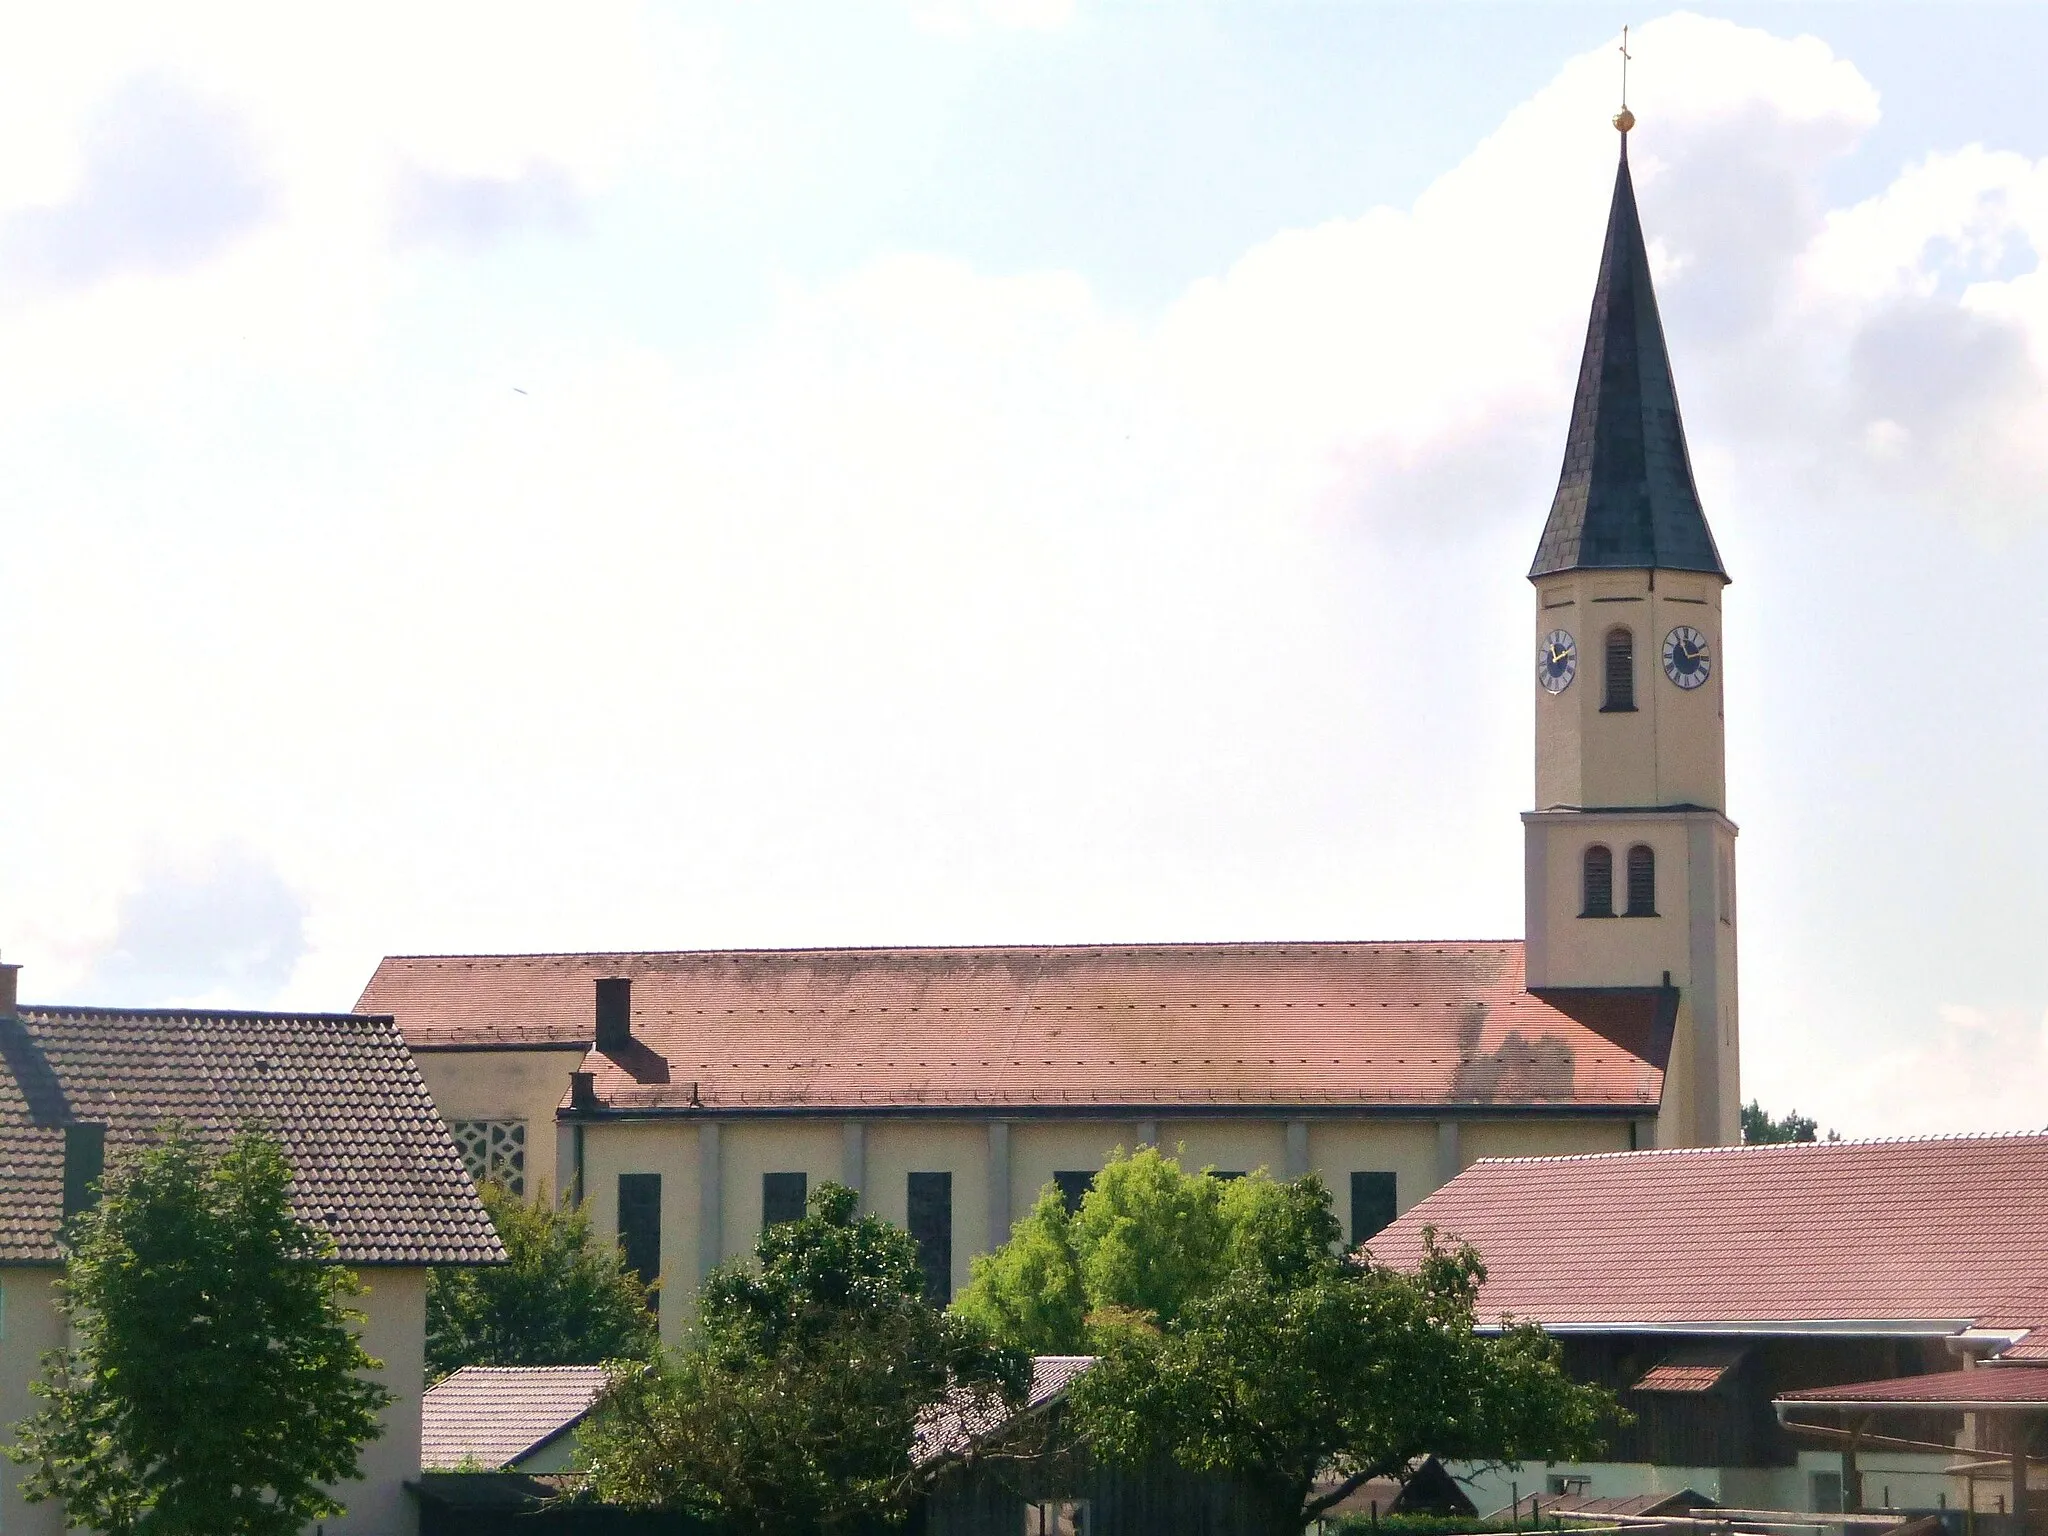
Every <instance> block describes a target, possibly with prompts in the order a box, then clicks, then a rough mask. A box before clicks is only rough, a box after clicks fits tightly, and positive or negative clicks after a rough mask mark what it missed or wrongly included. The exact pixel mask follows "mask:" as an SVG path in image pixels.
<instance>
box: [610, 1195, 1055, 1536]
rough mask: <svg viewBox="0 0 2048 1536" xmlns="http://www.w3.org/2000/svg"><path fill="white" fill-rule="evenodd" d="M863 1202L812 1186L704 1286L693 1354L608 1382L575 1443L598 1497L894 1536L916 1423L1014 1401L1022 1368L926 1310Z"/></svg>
mask: <svg viewBox="0 0 2048 1536" xmlns="http://www.w3.org/2000/svg"><path fill="white" fill-rule="evenodd" d="M857 1198H858V1197H857V1196H855V1194H854V1193H853V1191H852V1190H850V1189H847V1188H846V1187H845V1186H843V1185H839V1184H826V1185H824V1186H822V1187H821V1188H820V1189H819V1190H818V1191H817V1192H816V1193H815V1194H813V1195H812V1196H811V1199H810V1204H809V1210H808V1213H807V1214H806V1215H805V1216H804V1217H803V1218H802V1219H801V1220H798V1221H792V1222H784V1223H781V1224H779V1225H776V1226H772V1227H770V1228H768V1229H767V1231H765V1232H763V1233H762V1234H761V1237H760V1239H759V1241H758V1242H757V1243H756V1244H755V1249H754V1263H753V1264H752V1265H751V1266H749V1265H740V1264H733V1265H726V1266H722V1267H721V1268H719V1269H718V1270H715V1271H714V1272H713V1273H712V1275H711V1276H710V1277H709V1278H708V1279H707V1280H706V1282H705V1286H704V1290H703V1293H702V1297H701V1299H700V1303H699V1313H698V1321H697V1328H696V1330H695V1334H694V1336H693V1338H692V1340H691V1342H690V1344H689V1346H688V1347H687V1348H685V1349H683V1350H681V1351H679V1352H677V1353H676V1354H674V1355H673V1356H671V1357H669V1358H668V1359H666V1360H664V1361H662V1362H661V1363H660V1364H659V1365H658V1366H656V1367H655V1368H653V1369H651V1370H645V1371H621V1372H618V1373H615V1375H614V1376H613V1379H612V1382H611V1384H610V1386H609V1387H608V1388H607V1389H606V1391H605V1392H604V1394H603V1395H602V1396H601V1397H600V1398H599V1400H598V1403H597V1406H596V1407H595V1409H594V1410H593V1411H592V1414H591V1416H590V1417H589V1418H588V1419H587V1420H585V1422H584V1426H583V1429H582V1430H581V1431H580V1432H579V1437H578V1438H579V1447H580V1450H579V1454H580V1456H581V1457H582V1460H583V1465H584V1467H585V1469H586V1470H587V1471H588V1473H589V1474H590V1475H589V1480H588V1485H589V1491H590V1493H591V1494H592V1495H593V1496H594V1497H597V1498H600V1499H602V1500H604V1501H605V1502H607V1503H615V1504H624V1505H628V1506H634V1507H640V1508H660V1509H675V1510H686V1511H690V1512H692V1513H695V1514H698V1515H701V1516H704V1517H707V1518H710V1519H713V1520H716V1521H718V1522H720V1523H722V1524H724V1525H725V1526H727V1527H728V1528H730V1529H732V1530H735V1531H739V1532H747V1533H755V1532H759V1533H767V1532H776V1533H784V1532H797V1531H820V1532H839V1531H851V1530H858V1529H866V1528H870V1527H873V1526H877V1525H889V1524H894V1523H897V1522H899V1521H900V1520H901V1519H902V1518H903V1517H904V1515H905V1514H906V1513H907V1512H908V1509H909V1504H910V1498H911V1495H912V1494H913V1493H914V1491H915V1489H916V1486H917V1475H918V1474H917V1471H916V1469H915V1467H914V1466H913V1464H912V1461H911V1453H912V1449H913V1446H914V1443H915V1437H916V1426H917V1419H918V1416H919V1414H921V1413H922V1412H923V1411H924V1410H925V1409H927V1408H928V1407H930V1406H931V1405H932V1404H934V1403H936V1402H938V1401H939V1400H940V1399H941V1398H942V1397H944V1396H945V1395H946V1394H947V1392H948V1391H950V1390H951V1389H953V1388H954V1387H956V1386H963V1387H970V1388H975V1389H980V1390H985V1391H990V1392H993V1393H995V1394H997V1395H998V1396H1000V1397H1002V1398H1003V1399H1004V1400H1005V1401H1008V1402H1011V1403H1015V1402H1017V1401H1019V1400H1020V1399H1021V1397H1022V1394H1023V1392H1024V1390H1025V1387H1026V1386H1027V1384H1028V1382H1029V1379H1030V1361H1029V1360H1028V1359H1027V1358H1026V1357H1025V1356H1024V1355H1022V1354H1021V1353H1019V1352H1018V1351H1016V1350H1011V1349H1005V1348H1002V1347H999V1346H998V1345H996V1344H995V1343H994V1342H993V1341H991V1339H990V1338H989V1337H988V1335H987V1333H986V1332H985V1331H984V1330H983V1329H981V1328H980V1327H979V1326H977V1325H976V1324H974V1323H973V1322H971V1321H969V1320H967V1319H965V1318H961V1317H957V1316H953V1315H949V1314H947V1313H944V1312H941V1311H939V1310H938V1309H937V1308H935V1307H933V1306H932V1305H931V1304H930V1303H928V1302H927V1301H926V1300H925V1299H924V1273H923V1270H922V1269H921V1268H920V1266H919V1264H918V1257H917V1244H916V1243H915V1242H914V1241H913V1240H912V1239H911V1237H910V1235H909V1234H908V1233H907V1232H904V1231H903V1230H902V1229H901V1228H899V1227H895V1226H892V1225H890V1224H889V1223H887V1222H885V1221H881V1220H879V1219H877V1218H875V1217H872V1216H857V1215H856V1214H855V1210H856V1205H857Z"/></svg>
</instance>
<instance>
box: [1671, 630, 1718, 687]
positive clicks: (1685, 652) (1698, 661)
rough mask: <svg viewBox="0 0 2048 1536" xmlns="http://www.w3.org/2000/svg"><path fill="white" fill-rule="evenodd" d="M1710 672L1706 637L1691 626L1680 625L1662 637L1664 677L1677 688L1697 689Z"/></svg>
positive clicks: (1710, 666) (1711, 668) (1711, 669)
mask: <svg viewBox="0 0 2048 1536" xmlns="http://www.w3.org/2000/svg"><path fill="white" fill-rule="evenodd" d="M1712 671H1713V664H1712V662H1711V661H1710V660H1709V659H1708V656H1707V637H1706V636H1705V635H1703V634H1701V633H1700V632H1699V631H1698V630H1696V629H1694V628H1693V627H1692V626H1691V625H1689V624H1681V625H1679V626H1678V628H1676V629H1674V630H1673V631H1671V633H1670V634H1668V635H1666V636H1665V637H1664V675H1665V676H1666V677H1668V678H1670V679H1671V681H1673V682H1674V683H1676V684H1678V686H1679V687H1681V688H1697V687H1699V685H1700V684H1701V683H1704V682H1705V681H1706V680H1707V677H1708V675H1709V674H1710V673H1711V672H1712Z"/></svg>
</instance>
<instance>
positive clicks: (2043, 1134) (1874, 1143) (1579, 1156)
mask: <svg viewBox="0 0 2048 1536" xmlns="http://www.w3.org/2000/svg"><path fill="white" fill-rule="evenodd" d="M2024 1140H2034V1141H2048V1131H1931V1132H1928V1133H1927V1134H1925V1135H1921V1136H1841V1137H1837V1138H1835V1139H1834V1140H1832V1141H1763V1142H1741V1143H1736V1144H1734V1145H1729V1146H1713V1147H1644V1148H1641V1149H1639V1150H1637V1151H1634V1152H1569V1153H1562V1154H1556V1155H1552V1156H1549V1157H1479V1158H1474V1159H1473V1160H1472V1163H1471V1166H1472V1167H1474V1168H1477V1167H1479V1166H1480V1165H1481V1164H1482V1163H1492V1164H1507V1163H1602V1162H1613V1161H1616V1160H1618V1159H1622V1158H1631V1157H1634V1158H1647V1157H1708V1156H1717V1155H1719V1156H1726V1155H1727V1154H1729V1153H1740V1154H1744V1155H1751V1154H1757V1153H1767V1152H1819V1151H1823V1150H1825V1149H1827V1148H1830V1147H1894V1146H1924V1145H1927V1144H1930V1143H1934V1142H1945V1141H2024Z"/></svg>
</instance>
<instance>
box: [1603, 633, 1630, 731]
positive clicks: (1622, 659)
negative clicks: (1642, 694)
mask: <svg viewBox="0 0 2048 1536" xmlns="http://www.w3.org/2000/svg"><path fill="white" fill-rule="evenodd" d="M1635 707H1636V637H1635V636H1634V635H1633V634H1631V633H1630V632H1629V631H1628V630H1625V629H1610V630H1609V631H1607V700H1606V702H1605V703H1603V704H1602V705H1601V706H1600V708H1601V709H1602V710H1603V711H1605V710H1632V709H1634V708H1635Z"/></svg>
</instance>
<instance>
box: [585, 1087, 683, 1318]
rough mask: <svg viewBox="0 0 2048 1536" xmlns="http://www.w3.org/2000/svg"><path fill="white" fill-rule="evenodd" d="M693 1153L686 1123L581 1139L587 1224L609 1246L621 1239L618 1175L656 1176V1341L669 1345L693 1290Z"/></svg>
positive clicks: (623, 1126)
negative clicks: (658, 1294) (658, 1205)
mask: <svg viewBox="0 0 2048 1536" xmlns="http://www.w3.org/2000/svg"><path fill="white" fill-rule="evenodd" d="M697 1152H698V1138H697V1127H696V1126H695V1125H694V1124H690V1123H687V1122H678V1121H665V1120H628V1121H621V1122H613V1123H608V1124H603V1125H594V1126H589V1127H586V1128H585V1133H584V1138H583V1178H584V1188H585V1190H586V1191H587V1192H588V1200H589V1210H590V1220H591V1227H592V1229H593V1230H594V1231H595V1232H596V1233H597V1234H598V1235H599V1236H600V1237H602V1238H604V1239H605V1240H606V1241H609V1242H616V1241H618V1235H619V1175H620V1174H622V1173H658V1174H660V1175H661V1301H660V1317H661V1337H662V1341H663V1342H664V1343H666V1344H671V1345H673V1344H674V1343H675V1342H676V1341H677V1340H678V1339H679V1338H680V1337H681V1336H682V1330H683V1328H684V1326H685V1324H686V1323H687V1322H688V1321H689V1316H690V1302H691V1298H692V1297H694V1296H695V1295H696V1291H697V1264H698V1253H697V1231H698V1225H699V1215H700V1203H701V1183H700V1180H699V1177H698V1162H697ZM564 1171H565V1172H573V1170H564Z"/></svg>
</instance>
